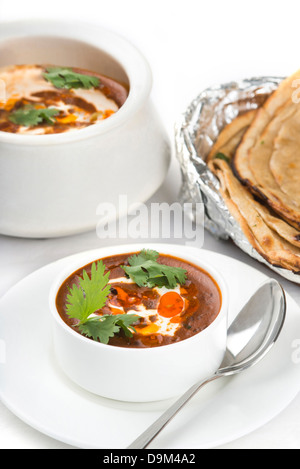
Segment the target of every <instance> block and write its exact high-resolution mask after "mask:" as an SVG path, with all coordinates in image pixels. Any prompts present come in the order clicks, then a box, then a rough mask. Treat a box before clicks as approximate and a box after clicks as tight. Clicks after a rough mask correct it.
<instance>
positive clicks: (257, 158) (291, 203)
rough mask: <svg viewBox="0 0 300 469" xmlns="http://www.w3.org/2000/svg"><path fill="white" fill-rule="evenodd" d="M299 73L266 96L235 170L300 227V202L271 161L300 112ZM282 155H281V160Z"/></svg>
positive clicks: (239, 151)
mask: <svg viewBox="0 0 300 469" xmlns="http://www.w3.org/2000/svg"><path fill="white" fill-rule="evenodd" d="M299 77H300V71H298V72H297V73H296V74H294V75H292V76H291V77H290V78H288V79H286V80H284V81H283V82H282V83H281V84H280V85H279V87H278V89H277V90H276V91H275V92H273V93H272V95H271V96H270V97H269V98H268V99H267V100H266V102H265V103H264V104H263V106H262V107H261V108H260V109H259V110H258V112H257V114H256V116H255V118H254V120H253V122H252V123H251V124H250V126H249V127H248V129H247V130H246V132H245V133H244V136H243V139H242V142H241V144H240V145H239V146H238V148H237V150H236V152H235V154H234V157H233V165H234V170H235V174H236V176H237V177H238V178H239V179H240V180H241V181H242V182H243V184H245V185H247V186H248V188H249V189H250V190H251V191H252V193H253V194H255V195H256V196H258V197H260V198H261V199H262V200H263V201H264V202H265V203H266V204H268V205H269V206H270V207H271V208H272V209H273V210H274V211H275V212H277V213H278V214H280V215H281V216H282V217H283V218H284V219H285V220H287V221H288V222H289V223H291V224H292V225H294V226H295V227H296V228H299V227H300V204H299V203H298V202H297V200H295V198H293V197H291V193H290V192H284V191H283V190H282V189H281V187H280V186H279V185H278V182H277V180H276V179H275V177H274V174H273V173H272V171H271V169H270V161H271V157H272V154H273V151H274V146H275V140H276V138H277V137H278V134H279V131H280V129H281V128H282V126H286V128H288V126H289V125H290V123H291V122H293V119H295V116H296V118H297V116H298V113H299V106H298V104H297V103H296V102H294V100H293V83H294V81H295V80H297V79H299ZM298 138H300V136H299V137H298ZM278 158H279V157H278V155H277V162H278ZM280 161H281V159H280ZM292 161H293V160H292ZM277 167H278V166H277ZM273 169H274V168H273ZM277 174H278V172H277ZM299 178H300V174H299Z"/></svg>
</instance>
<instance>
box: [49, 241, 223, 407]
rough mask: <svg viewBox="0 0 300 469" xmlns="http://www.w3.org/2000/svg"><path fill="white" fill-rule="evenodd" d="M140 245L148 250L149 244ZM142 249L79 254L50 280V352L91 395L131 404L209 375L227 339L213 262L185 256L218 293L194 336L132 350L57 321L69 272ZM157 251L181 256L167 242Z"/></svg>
mask: <svg viewBox="0 0 300 469" xmlns="http://www.w3.org/2000/svg"><path fill="white" fill-rule="evenodd" d="M143 247H144V248H146V249H148V248H149V249H153V246H147V245H146V246H143ZM154 248H155V246H154ZM141 249H142V247H141V246H139V245H137V246H135V245H130V246H123V247H119V248H117V247H113V248H111V247H110V248H103V249H100V250H98V251H92V252H87V253H83V254H81V255H79V257H78V260H77V261H76V262H75V264H73V265H70V266H69V267H68V268H67V269H66V270H65V271H64V272H61V273H60V275H59V276H58V278H56V279H55V280H54V283H53V285H52V287H51V291H50V296H49V299H50V310H51V317H52V323H53V342H54V350H55V355H56V359H57V361H58V363H59V365H60V367H61V368H62V369H63V371H64V372H65V373H66V375H67V376H68V377H69V378H70V379H71V380H72V381H74V382H75V383H76V384H78V385H79V386H81V387H82V388H84V389H86V390H88V391H90V392H92V393H94V394H97V395H100V396H103V397H107V398H111V399H116V400H121V401H131V402H149V401H157V400H163V399H168V398H171V397H173V396H176V395H179V394H181V393H183V392H184V391H186V390H187V388H188V387H190V386H191V385H192V384H194V383H195V382H196V381H197V380H199V379H204V378H207V377H209V376H211V374H213V373H214V372H215V371H216V370H217V369H218V367H219V365H220V364H221V362H222V359H223V357H224V352H225V349H226V338H227V315H228V293H227V287H226V284H225V281H224V279H223V278H222V276H221V275H220V274H219V273H218V271H217V270H216V269H215V268H214V267H213V266H211V265H208V264H207V263H206V262H202V261H201V262H199V261H198V260H196V259H194V258H193V257H192V256H186V255H185V256H184V257H182V259H184V260H186V261H187V262H190V263H193V264H194V265H198V266H199V267H201V268H202V269H204V270H205V271H206V272H208V273H209V274H210V275H211V276H212V277H213V278H214V279H215V281H216V282H217V284H218V286H219V288H220V290H221V294H222V306H221V310H220V313H219V315H218V316H217V318H216V319H215V320H214V321H213V322H212V323H211V324H210V325H209V326H208V327H207V328H206V329H205V330H203V331H202V332H200V333H199V334H196V335H194V336H193V337H191V338H188V339H185V340H182V341H180V342H177V343H175V344H170V345H165V346H161V347H154V348H145V349H137V348H132V349H131V348H123V347H116V346H112V345H106V344H101V343H99V342H96V341H93V340H91V339H88V338H87V337H84V336H82V335H80V334H78V332H76V331H74V330H73V329H72V328H71V327H70V326H68V325H67V324H66V323H65V322H64V321H63V320H62V318H61V317H60V315H59V313H58V311H57V308H56V301H55V300H56V296H57V292H58V290H59V288H60V286H61V285H62V283H63V282H64V280H65V279H66V278H68V277H69V275H71V274H72V273H73V272H75V271H76V270H77V269H78V268H81V267H83V266H84V265H87V264H88V263H90V262H93V261H95V260H97V259H100V258H104V257H107V256H111V255H115V254H123V253H132V252H138V251H140V250H141ZM160 253H161V254H169V255H173V256H175V257H181V256H180V246H172V245H171V246H170V245H166V247H165V248H164V250H163V252H162V250H160Z"/></svg>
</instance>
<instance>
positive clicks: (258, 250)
mask: <svg viewBox="0 0 300 469" xmlns="http://www.w3.org/2000/svg"><path fill="white" fill-rule="evenodd" d="M297 73H298V72H297ZM298 75H299V78H300V73H298ZM296 78H297V74H295V75H292V76H291V77H290V78H289V79H283V78H281V77H280V78H278V77H259V78H252V79H246V80H242V81H238V82H231V83H227V84H223V85H220V86H214V87H211V88H208V89H206V90H204V91H203V92H202V93H201V94H200V95H199V96H198V97H196V98H195V99H194V100H193V101H192V103H191V104H190V106H189V107H188V109H187V110H186V111H185V112H184V113H183V114H182V116H181V119H180V120H179V121H178V122H177V124H176V129H175V143H176V154H177V158H178V160H179V163H180V167H181V173H182V187H181V193H180V200H181V202H182V203H183V204H185V203H188V202H189V203H197V202H198V203H199V202H200V203H203V204H204V207H205V217H204V225H205V228H206V229H207V230H209V231H210V232H211V233H212V234H213V235H214V236H216V237H218V238H221V239H229V238H231V239H232V240H233V242H234V243H235V244H236V245H237V246H238V247H239V248H240V249H242V250H243V251H244V252H246V253H247V254H248V255H250V256H251V257H253V258H255V259H256V260H258V261H259V262H262V263H263V264H265V265H267V266H268V267H269V268H270V269H272V270H273V271H275V272H276V273H278V274H279V275H281V276H282V277H284V278H286V279H288V280H290V281H292V282H295V283H300V275H299V273H300V236H299V235H300V224H299V223H298V219H297V217H298V216H300V209H299V210H297V203H298V199H300V185H299V186H298V187H299V188H298V189H297V179H299V168H300V165H299V163H298V159H297V158H296V159H294V161H291V159H292V158H293V157H292V155H295V152H296V147H297V137H295V138H293V134H294V136H296V134H297V123H298V120H297V118H298V107H297V104H298V102H296V101H294V100H293V99H292V96H293V89H292V86H293V83H294V80H295V79H296ZM299 116H300V107H299ZM299 126H300V118H299ZM254 142H256V146H255V145H254ZM275 143H276V145H275ZM252 147H253V148H252ZM249 155H251V161H250V157H249ZM270 155H272V158H271V156H270ZM249 161H250V163H251V164H252V167H251V168H252V169H253V172H254V176H253V181H252V180H251V178H249V175H251V176H252V172H251V171H250V169H249V167H248V166H249ZM270 161H271V162H272V165H271V164H270ZM299 161H300V158H299ZM263 164H264V165H263ZM247 165H248V166H247ZM269 167H270V168H271V169H269ZM247 171H248V172H247ZM255 171H256V173H255ZM288 171H290V172H288ZM255 177H256V178H255ZM273 178H274V181H275V182H274V181H273ZM257 180H258V182H259V183H258V182H257ZM270 181H271V182H270ZM264 183H265V185H264ZM272 184H273V185H274V187H272ZM299 184H300V180H299ZM277 187H278V188H279V189H278V192H277V193H276V191H275V189H277ZM273 189H274V190H273ZM295 189H296V191H295ZM294 194H295V196H294ZM281 198H282V201H281V202H282V204H281V205H280V204H279V206H278V200H279V201H280V199H281ZM297 198H298V199H297ZM294 199H295V200H294ZM290 200H292V202H291V203H290V204H289V201H290ZM284 202H285V203H284ZM294 203H295V206H294ZM276 204H277V205H276ZM299 206H300V205H299ZM293 207H295V210H294V211H293Z"/></svg>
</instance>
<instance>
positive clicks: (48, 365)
mask: <svg viewBox="0 0 300 469" xmlns="http://www.w3.org/2000/svg"><path fill="white" fill-rule="evenodd" d="M163 246H164V245H155V248H156V249H157V250H158V251H161V252H163ZM185 252H186V253H187V252H189V253H191V252H193V253H194V255H195V256H198V257H201V258H202V259H204V260H205V261H208V262H210V263H212V264H213V265H215V266H216V267H217V268H218V269H219V270H220V271H221V273H223V275H224V276H225V278H226V279H227V283H228V286H229V293H230V297H231V304H230V319H232V318H233V317H234V316H235V315H236V314H237V313H238V311H239V310H240V308H241V307H242V306H243V304H244V303H245V302H246V300H247V299H248V297H249V296H250V295H251V294H252V293H254V291H255V290H256V288H257V287H258V286H259V285H260V284H261V283H262V282H264V281H265V279H266V277H265V275H263V274H262V273H260V272H258V271H256V270H255V269H253V268H251V267H249V266H247V265H245V264H243V263H241V262H238V261H236V260H234V259H232V258H229V257H226V256H223V255H220V254H217V253H213V252H209V251H204V250H198V249H194V248H189V247H185V246H178V256H181V257H184V254H185ZM95 253H96V256H99V257H100V256H101V250H96V251H95ZM79 256H80V254H79V255H75V256H71V257H68V258H65V259H62V260H60V261H58V262H55V263H53V264H50V265H48V266H46V267H43V268H42V269H40V270H38V271H36V272H35V273H33V274H31V275H30V276H28V277H27V278H25V279H24V280H22V281H21V282H20V283H18V284H17V285H16V286H15V287H13V288H12V289H11V290H10V291H9V292H8V293H7V294H6V295H5V296H4V297H3V299H2V300H1V302H0V341H1V344H2V360H0V398H1V400H2V401H3V403H4V404H5V405H6V406H7V407H8V408H9V409H10V410H11V411H12V412H13V413H14V414H15V415H17V416H18V417H19V418H20V419H22V420H23V421H24V422H26V423H27V424H29V425H31V426H32V427H33V428H35V429H37V430H39V431H40V432H42V433H44V434H46V435H48V436H51V437H52V438H55V439H57V440H59V441H62V442H64V443H67V444H70V445H72V446H75V447H79V448H90V449H92V448H105V449H117V448H118V449H123V448H126V447H127V446H128V445H129V444H130V443H131V442H132V441H133V440H134V439H135V438H137V436H138V435H139V434H140V433H141V432H143V431H144V430H145V429H146V428H147V427H148V426H149V425H150V424H151V423H152V422H153V421H154V420H156V419H157V418H158V417H159V415H160V414H161V413H162V412H163V411H164V410H165V409H166V408H167V407H168V406H169V405H170V404H171V403H172V402H173V400H170V401H162V402H156V403H146V404H140V403H137V404H135V403H124V402H117V401H113V400H109V399H104V398H101V397H98V396H95V395H93V394H90V393H88V392H86V391H84V390H82V389H81V388H79V387H77V386H76V385H75V384H73V383H72V382H71V381H70V380H69V379H68V378H67V377H66V376H65V375H64V374H63V372H62V371H61V370H60V368H59V367H58V365H57V363H56V361H55V357H54V355H53V350H52V339H51V328H50V318H49V311H48V293H49V288H50V285H51V283H52V281H53V278H54V277H55V276H56V275H57V273H58V272H59V271H60V269H62V268H65V267H66V265H67V264H68V262H70V260H72V261H73V260H74V259H75V258H76V257H79ZM287 304H288V311H287V319H286V322H285V325H284V327H283V330H282V333H281V335H280V337H279V339H278V341H277V343H276V344H275V346H274V348H273V349H272V350H271V351H270V352H269V354H268V355H267V356H266V357H265V358H264V359H263V361H261V362H260V363H259V364H258V365H256V366H255V367H253V368H252V369H249V370H247V371H245V372H244V373H242V374H241V375H238V376H235V377H231V378H222V380H217V381H215V382H212V383H210V384H209V385H207V386H206V387H204V388H203V389H202V390H201V391H200V392H199V393H198V394H197V395H196V396H195V397H194V398H193V400H192V401H191V402H190V403H189V404H188V405H187V406H186V407H185V408H184V409H182V410H181V412H180V413H179V414H178V415H177V416H176V417H175V418H174V419H173V420H172V421H171V422H170V423H169V425H168V426H167V427H166V428H165V429H164V430H163V431H162V432H161V434H160V435H159V436H158V437H157V438H156V440H154V442H153V443H152V444H151V446H150V447H151V448H160V449H162V448H163V449H183V448H188V449H191V448H194V449H198V448H213V447H216V446H219V445H221V444H225V443H228V442H229V441H232V440H234V439H237V438H239V437H241V436H244V435H246V434H248V433H250V432H251V431H253V430H255V429H257V428H259V427H260V426H262V425H263V424H265V423H266V422H268V421H269V420H271V419H272V418H273V417H275V416H276V415H277V414H278V413H279V412H281V411H282V410H283V409H284V408H285V407H286V406H287V405H288V404H289V403H290V402H291V401H292V400H293V399H294V397H295V396H296V395H297V393H298V390H299V383H300V365H297V363H294V361H293V359H292V358H293V352H294V351H295V349H294V348H293V347H294V346H295V342H294V341H295V340H297V339H299V338H300V310H299V308H298V306H297V305H296V303H295V302H294V300H293V299H292V298H291V297H289V295H287ZM4 348H5V357H4V356H3V355H4V353H3V352H4V350H3V349H4ZM0 358H1V357H0ZM4 358H5V359H4ZM124 366H128V379H130V374H131V373H134V372H138V370H132V369H131V368H130V363H128V364H126V363H124ZM112 372H113V370H112Z"/></svg>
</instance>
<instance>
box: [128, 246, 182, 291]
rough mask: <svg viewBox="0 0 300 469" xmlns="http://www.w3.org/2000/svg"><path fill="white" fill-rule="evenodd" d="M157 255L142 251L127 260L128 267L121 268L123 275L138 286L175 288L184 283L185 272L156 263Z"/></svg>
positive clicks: (150, 251)
mask: <svg viewBox="0 0 300 469" xmlns="http://www.w3.org/2000/svg"><path fill="white" fill-rule="evenodd" d="M158 256H159V253H158V252H156V251H152V250H145V249H143V250H142V251H141V252H140V253H139V254H138V255H136V254H135V255H133V256H131V257H130V258H129V259H128V263H129V266H122V269H123V270H124V271H125V273H126V274H127V275H128V276H129V277H130V278H131V279H132V280H133V281H134V282H135V283H136V284H137V285H138V286H139V287H149V288H153V287H155V286H158V287H163V286H165V287H166V288H169V289H170V288H175V287H176V285H177V283H180V284H184V283H185V282H186V274H187V272H186V270H184V269H181V268H180V267H173V266H167V265H164V264H160V263H159V262H157V259H158Z"/></svg>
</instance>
